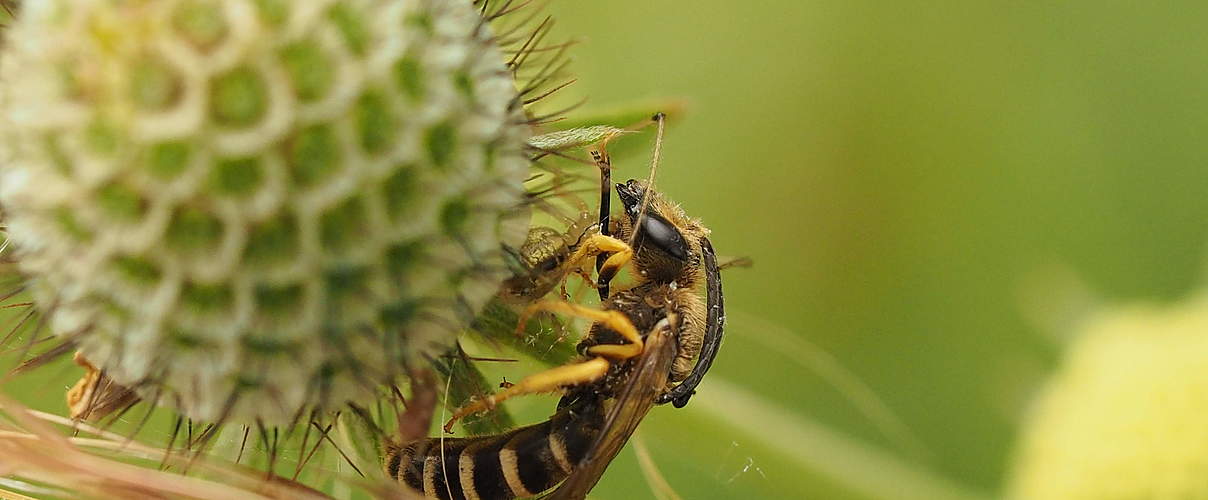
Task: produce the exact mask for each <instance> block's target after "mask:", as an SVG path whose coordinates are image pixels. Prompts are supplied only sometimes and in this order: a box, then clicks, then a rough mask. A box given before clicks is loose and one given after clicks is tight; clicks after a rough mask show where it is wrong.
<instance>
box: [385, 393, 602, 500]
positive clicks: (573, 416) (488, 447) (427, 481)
mask: <svg viewBox="0 0 1208 500" xmlns="http://www.w3.org/2000/svg"><path fill="white" fill-rule="evenodd" d="M603 424H604V412H603V409H602V408H601V407H600V405H598V404H588V405H575V406H573V407H571V408H566V409H563V410H561V411H559V412H558V413H556V414H555V415H554V416H553V417H551V418H550V419H549V420H547V421H545V422H541V423H539V424H535V425H531V426H528V427H521V428H519V429H516V430H513V431H510V432H507V433H504V434H496V435H490V436H480V437H473V438H459V439H441V438H427V439H422V440H419V441H415V442H412V443H408V444H405V445H403V446H398V447H392V448H391V449H390V450H389V451H388V452H387V454H386V460H385V464H386V472H387V473H388V474H390V477H393V478H396V479H398V480H399V481H402V482H404V483H406V484H407V485H408V486H410V487H411V488H412V489H414V490H416V491H419V492H422V493H423V494H424V496H427V497H429V498H439V499H445V500H463V499H464V500H476V499H477V500H509V499H513V498H518V497H528V496H533V495H536V494H538V493H541V492H542V491H545V490H548V489H550V488H552V487H554V486H555V485H557V484H558V483H559V482H561V481H562V480H563V479H566V476H567V475H568V474H570V472H571V470H572V469H573V467H574V464H576V463H578V462H579V461H580V460H581V459H582V458H583V456H584V455H585V454H586V453H587V451H588V449H589V448H591V445H592V443H593V442H594V441H595V439H596V437H597V436H598V435H599V433H600V429H601V427H603Z"/></svg>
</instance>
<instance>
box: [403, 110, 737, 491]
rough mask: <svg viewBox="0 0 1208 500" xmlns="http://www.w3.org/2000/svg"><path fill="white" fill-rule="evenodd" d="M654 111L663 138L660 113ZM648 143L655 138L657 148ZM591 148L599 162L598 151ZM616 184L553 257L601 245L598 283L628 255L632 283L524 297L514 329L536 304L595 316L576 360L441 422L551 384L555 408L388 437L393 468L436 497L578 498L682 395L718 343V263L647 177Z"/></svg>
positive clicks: (701, 230) (698, 231)
mask: <svg viewBox="0 0 1208 500" xmlns="http://www.w3.org/2000/svg"><path fill="white" fill-rule="evenodd" d="M653 119H654V121H655V122H656V123H658V124H659V132H660V134H659V135H660V138H661V132H662V120H663V116H662V115H661V114H656V115H655V116H654V118H653ZM658 145H659V141H656V155H655V156H656V158H657V156H658V155H657V151H658V147H659V146H658ZM596 160H597V163H601V164H602V165H603V166H605V167H607V166H608V165H607V163H608V159H607V155H606V154H603V153H600V154H598V155H597V157H596ZM605 178H607V177H605ZM609 184H610V183H603V185H602V187H601V190H602V192H603V193H602V194H603V196H602V200H609V199H610V198H611V196H610V192H609V190H610V189H611V187H612V186H610V185H609ZM615 187H616V192H617V195H618V198H619V199H620V201H621V204H622V206H623V210H622V211H621V213H620V214H618V216H616V217H611V218H610V217H609V216H610V214H609V207H608V205H607V204H606V203H602V204H601V207H600V219H601V221H602V222H604V223H602V224H600V225H599V227H598V230H597V231H595V232H592V233H590V234H587V235H585V236H583V241H582V242H580V243H579V244H578V245H573V246H574V248H573V250H568V251H567V252H565V254H566V257H565V260H564V261H562V263H561V264H559V266H555V268H557V269H562V270H565V269H572V268H575V267H576V266H582V265H583V264H584V263H589V262H590V261H591V260H593V259H596V258H597V257H602V258H601V259H600V261H601V262H600V265H599V271H598V273H599V276H600V282H601V284H606V283H607V282H608V281H610V280H611V278H612V277H613V276H615V275H616V274H617V272H618V271H620V270H621V269H623V268H625V267H626V266H631V267H632V271H633V272H632V273H631V274H632V278H633V280H634V281H635V282H636V283H634V284H633V285H632V286H630V287H628V288H624V289H616V290H611V292H610V293H607V295H606V298H605V299H604V300H603V302H602V303H601V305H600V307H599V308H593V307H588V306H584V305H579V304H574V303H569V302H564V301H547V300H542V301H537V302H535V303H532V304H531V305H530V306H529V307H527V308H526V310H525V312H524V314H522V315H521V320H520V324H519V325H518V329H520V328H523V326H524V322H525V321H526V319H527V318H528V317H529V316H531V315H532V314H535V313H536V312H539V311H549V312H555V313H562V314H566V315H570V316H577V317H582V318H586V319H589V320H591V321H592V322H593V323H592V325H591V327H590V330H589V331H588V333H587V335H586V336H585V337H584V338H583V340H582V341H581V342H580V343H579V345H578V352H579V353H580V360H579V361H578V362H575V363H571V364H568V365H564V366H559V367H556V368H552V369H550V370H547V371H544V372H540V373H536V374H533V375H530V376H528V377H525V378H524V379H522V380H520V381H518V382H516V383H514V384H512V385H511V386H509V387H507V388H506V389H504V390H502V391H500V392H498V393H496V394H493V395H489V396H486V397H483V398H480V399H478V400H476V401H473V402H471V403H470V404H467V405H466V406H464V407H462V408H459V409H458V410H457V411H455V412H454V414H453V417H452V418H451V419H450V420H449V421H448V422H447V423H446V424H445V431H446V432H450V431H451V429H452V425H453V424H454V422H456V421H457V420H459V419H461V418H463V417H465V416H468V415H472V414H475V413H479V412H482V411H486V410H489V409H491V408H494V407H495V406H496V405H497V404H499V403H501V402H503V401H505V400H507V399H510V398H513V397H516V396H520V395H525V394H534V393H548V392H559V391H560V392H562V393H563V396H562V398H561V399H560V400H559V402H558V406H557V409H556V412H555V413H554V414H553V416H551V417H550V418H549V420H546V421H544V422H541V423H538V424H534V425H530V426H527V427H521V428H518V429H515V430H512V431H509V432H506V433H502V434H496V435H488V436H479V437H470V438H443V437H437V438H431V437H430V438H424V439H420V440H416V441H412V442H410V443H404V444H401V445H394V446H391V447H389V448H388V451H387V453H386V456H385V459H384V462H385V468H386V472H387V473H388V474H389V475H390V476H391V477H393V478H396V479H397V480H399V481H401V482H403V483H406V484H407V485H409V486H410V487H411V488H413V489H415V490H417V491H420V492H423V494H424V495H426V496H428V497H432V498H441V499H463V498H464V499H482V500H495V499H498V500H503V499H511V498H518V497H528V496H533V495H536V494H539V493H541V492H544V491H547V490H549V489H551V488H553V487H555V486H558V485H559V483H561V486H559V487H558V489H557V490H556V491H554V492H553V493H552V498H567V499H571V498H583V497H584V496H585V495H586V494H587V492H588V491H589V490H590V489H591V488H592V487H593V486H595V484H596V482H598V481H599V479H600V477H601V476H602V474H603V472H604V470H605V469H606V468H607V466H608V464H609V463H610V462H611V461H612V459H613V458H614V457H615V456H616V455H617V453H619V452H620V450H621V448H622V447H623V446H624V444H625V442H626V441H628V439H629V436H630V435H632V433H633V432H634V430H636V428H637V425H638V424H639V423H640V421H641V420H642V418H643V417H645V415H646V413H647V412H648V411H649V410H650V408H652V407H653V406H654V405H655V404H665V403H672V405H673V406H675V407H677V408H678V407H683V406H684V405H686V404H687V403H688V400H689V399H690V398H691V396H692V394H694V393H695V389H696V387H697V386H698V385H699V384H700V382H701V380H702V379H703V378H704V376H705V373H706V372H707V371H708V370H709V368H710V366H711V365H712V362H713V359H714V357H715V356H716V355H717V351H718V348H719V346H720V344H721V339H722V332H723V327H724V324H725V312H724V303H723V298H722V285H721V276H720V269H719V267H718V263H717V256H716V255H715V253H714V251H713V247H712V244H711V243H710V241H709V239H708V235H709V230H708V229H707V228H705V227H704V226H703V225H702V224H701V223H700V222H699V221H697V220H695V219H693V218H690V217H689V216H687V214H685V213H684V211H683V210H682V209H681V208H680V207H679V206H678V205H676V204H675V203H674V202H672V201H671V200H669V199H667V198H666V197H665V196H663V195H662V194H661V193H659V192H657V191H656V190H655V189H653V187H652V186H651V184H650V182H649V181H647V182H643V181H638V180H630V181H628V182H626V183H623V184H617V185H616V186H615ZM556 253H557V252H556ZM553 274H555V275H557V274H559V273H558V272H554V273H553ZM601 289H602V290H603V287H601ZM702 289H703V291H704V292H705V297H704V298H702V297H701V290H702Z"/></svg>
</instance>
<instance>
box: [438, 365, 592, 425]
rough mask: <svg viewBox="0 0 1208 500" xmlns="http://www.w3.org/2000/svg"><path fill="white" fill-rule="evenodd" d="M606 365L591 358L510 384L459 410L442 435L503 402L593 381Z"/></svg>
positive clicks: (454, 413) (447, 423)
mask: <svg viewBox="0 0 1208 500" xmlns="http://www.w3.org/2000/svg"><path fill="white" fill-rule="evenodd" d="M608 367H609V362H608V360H606V359H604V358H600V357H597V358H592V359H590V360H587V361H584V362H582V363H574V364H570V365H563V366H559V367H556V368H551V369H549V370H546V371H543V372H540V373H534V374H532V375H529V376H527V377H524V378H523V379H521V380H520V381H519V382H516V383H515V384H512V385H511V386H510V387H508V388H507V389H504V390H502V391H500V392H497V393H495V394H492V395H490V396H487V397H484V398H481V399H478V400H476V401H474V402H471V403H470V404H468V405H465V406H463V407H461V408H458V409H457V411H455V412H453V417H452V418H450V419H449V421H448V422H446V423H445V432H453V424H454V423H456V422H457V421H458V420H460V419H462V418H463V417H465V416H467V415H473V414H475V413H479V412H483V411H487V410H490V409H491V408H494V407H495V405H497V404H499V403H502V402H503V401H505V400H508V399H511V398H514V397H516V396H523V395H525V394H539V393H543V392H553V391H556V390H558V389H561V388H563V387H567V386H571V385H575V384H583V383H587V382H593V381H595V380H598V379H599V378H600V377H603V376H604V374H605V373H608Z"/></svg>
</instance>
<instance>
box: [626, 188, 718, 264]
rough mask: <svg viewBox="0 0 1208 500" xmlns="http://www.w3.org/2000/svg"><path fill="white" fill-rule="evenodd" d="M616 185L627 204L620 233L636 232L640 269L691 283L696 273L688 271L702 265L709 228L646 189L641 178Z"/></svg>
mask: <svg viewBox="0 0 1208 500" xmlns="http://www.w3.org/2000/svg"><path fill="white" fill-rule="evenodd" d="M616 188H617V196H618V197H620V199H621V204H622V205H624V207H625V216H624V217H622V218H621V220H620V221H618V223H619V225H620V226H621V228H620V229H621V230H620V231H619V232H618V234H620V235H622V236H623V237H624V238H625V239H628V238H630V236H631V235H633V246H634V255H635V260H636V263H637V267H638V269H639V270H640V271H641V272H642V273H644V274H645V275H646V278H648V279H654V280H661V281H681V283H680V284H681V285H686V286H687V285H690V283H688V282H691V281H694V278H695V274H696V273H692V272H686V271H687V270H689V269H695V268H699V267H700V255H701V247H700V239H701V238H703V237H705V236H707V235H708V234H709V231H708V230H707V229H705V228H704V226H701V224H700V222H698V221H696V220H695V219H692V218H690V217H688V216H687V215H685V214H684V211H683V209H681V208H680V207H679V205H676V204H675V203H672V202H670V201H668V200H667V199H666V198H664V197H663V196H662V195H661V194H659V193H658V192H657V191H655V190H653V189H647V188H646V185H645V183H643V182H641V181H638V180H633V179H631V180H629V181H628V182H626V183H624V184H617V185H616ZM647 197H649V200H648V201H647V200H645V198H647ZM643 205H645V206H646V211H645V213H644V214H643V213H642V208H643ZM639 224H640V227H638V225H639ZM635 231H636V234H635Z"/></svg>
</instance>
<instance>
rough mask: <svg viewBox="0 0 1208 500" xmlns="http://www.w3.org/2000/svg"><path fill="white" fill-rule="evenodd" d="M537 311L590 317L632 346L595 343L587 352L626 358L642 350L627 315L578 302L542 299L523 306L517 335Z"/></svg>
mask: <svg viewBox="0 0 1208 500" xmlns="http://www.w3.org/2000/svg"><path fill="white" fill-rule="evenodd" d="M538 311H550V312H555V313H562V314H569V315H571V316H578V317H580V318H587V319H590V320H591V321H592V322H594V323H601V324H603V325H604V326H607V327H608V328H609V329H611V330H612V331H614V332H617V333H619V334H620V335H621V336H622V337H625V340H628V341H629V342H630V344H629V345H632V346H633V347H629V345H611V346H610V345H597V346H592V347H591V348H590V349H588V352H591V353H593V354H594V353H597V352H598V353H600V354H602V355H611V356H612V357H617V358H620V359H627V358H631V357H633V356H636V355H638V354H639V353H641V352H642V335H641V334H640V333H638V329H637V327H636V326H633V322H632V321H629V317H627V316H625V315H624V314H622V313H621V312H620V311H612V310H608V309H604V310H601V309H593V308H590V307H586V306H581V305H578V304H572V303H570V302H553V301H548V300H543V301H540V302H537V303H534V304H533V305H531V306H528V307H527V308H525V310H524V312H523V313H521V315H520V321H519V322H517V324H516V334H517V335H520V334H522V333H523V332H524V327H525V325H527V324H528V320H529V318H530V317H532V316H533V315H534V314H536V313H537V312H538ZM613 348H616V349H613Z"/></svg>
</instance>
